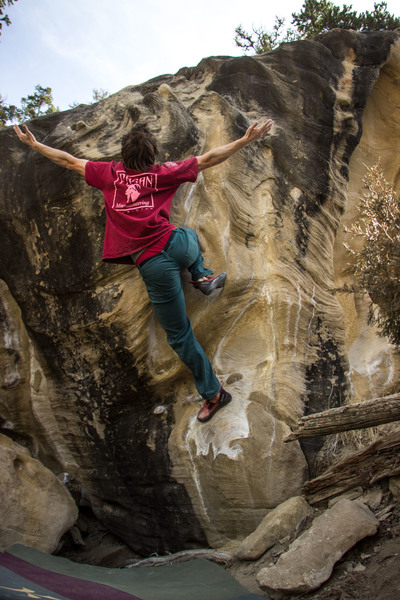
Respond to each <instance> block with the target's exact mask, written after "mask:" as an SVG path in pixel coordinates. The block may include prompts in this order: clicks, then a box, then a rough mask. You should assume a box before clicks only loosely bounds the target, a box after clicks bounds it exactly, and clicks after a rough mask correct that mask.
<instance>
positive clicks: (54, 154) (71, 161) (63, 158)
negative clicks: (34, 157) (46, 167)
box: [31, 142, 76, 169]
mask: <svg viewBox="0 0 400 600" xmlns="http://www.w3.org/2000/svg"><path fill="white" fill-rule="evenodd" d="M31 148H32V149H33V150H36V152H39V154H42V155H43V156H45V157H46V158H49V159H50V160H51V161H53V162H55V163H56V164H57V165H60V166H61V167H64V168H65V169H74V167H75V163H76V158H75V156H72V154H69V153H68V152H64V150H57V148H51V147H50V146H46V145H45V144H41V143H40V142H35V143H34V144H32V145H31Z"/></svg>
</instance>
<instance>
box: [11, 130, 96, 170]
mask: <svg viewBox="0 0 400 600" xmlns="http://www.w3.org/2000/svg"><path fill="white" fill-rule="evenodd" d="M22 127H23V129H24V131H21V129H20V128H19V127H18V125H14V131H15V133H16V134H17V136H18V137H19V139H20V140H21V142H23V143H24V144H26V145H27V146H29V147H30V148H32V149H33V150H36V152H39V153H40V154H43V156H45V157H46V158H49V159H50V160H52V161H53V162H55V163H56V164H57V165H60V166H61V167H64V168H65V169H71V170H72V171H76V172H77V173H79V174H80V175H83V176H84V175H85V166H86V163H87V162H88V161H87V160H85V159H83V158H76V157H75V156H72V154H69V153H68V152H64V150H57V149H56V148H51V147H50V146H46V145H45V144H41V143H40V142H38V141H37V140H36V138H35V136H34V135H33V133H32V132H31V131H29V129H28V128H27V126H26V125H23V126H22Z"/></svg>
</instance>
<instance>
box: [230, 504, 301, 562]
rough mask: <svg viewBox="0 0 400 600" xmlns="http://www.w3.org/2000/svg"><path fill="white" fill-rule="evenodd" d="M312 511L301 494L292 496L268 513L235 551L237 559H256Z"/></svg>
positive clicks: (293, 530)
mask: <svg viewBox="0 0 400 600" xmlns="http://www.w3.org/2000/svg"><path fill="white" fill-rule="evenodd" d="M311 513H312V508H311V507H310V505H309V504H307V502H306V501H305V500H304V498H303V497H302V496H293V498H289V500H286V502H283V503H282V504H280V505H279V506H277V507H276V508H275V509H274V510H272V511H271V512H270V513H268V514H267V515H266V516H265V517H264V519H263V520H262V521H261V523H260V524H259V526H258V527H257V529H256V530H255V531H253V533H251V534H250V535H249V536H248V537H247V538H245V539H244V540H243V542H242V543H241V544H240V546H239V548H238V549H237V551H236V557H237V558H238V559H239V560H257V559H258V558H260V556H262V555H263V554H264V553H265V552H266V551H267V550H268V549H269V548H272V546H273V545H274V544H276V543H277V542H278V541H279V540H281V539H283V538H284V537H286V536H287V535H290V534H292V533H294V532H295V531H296V529H297V527H298V526H299V525H300V523H301V522H302V521H303V520H304V519H305V518H306V517H308V516H309V515H310V514H311Z"/></svg>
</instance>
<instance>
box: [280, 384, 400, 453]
mask: <svg viewBox="0 0 400 600" xmlns="http://www.w3.org/2000/svg"><path fill="white" fill-rule="evenodd" d="M393 421H400V394H393V395H391V396H385V397H384V398H375V399H374V400H368V401H366V402H360V403H358V404H348V405H346V406H340V407H339V408H331V409H330V410H325V411H323V412H320V413H314V414H312V415H307V416H305V417H302V418H301V419H300V421H299V422H298V424H297V427H296V428H295V429H294V430H293V431H292V433H291V434H290V435H289V436H288V437H287V438H286V439H285V442H291V441H293V440H298V439H299V438H309V437H317V436H320V435H329V434H332V433H338V432H339V431H350V430H351V429H365V428H367V427H376V426H377V425H383V424H384V423H392V422H393Z"/></svg>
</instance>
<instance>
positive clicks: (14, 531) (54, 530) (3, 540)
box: [0, 434, 78, 554]
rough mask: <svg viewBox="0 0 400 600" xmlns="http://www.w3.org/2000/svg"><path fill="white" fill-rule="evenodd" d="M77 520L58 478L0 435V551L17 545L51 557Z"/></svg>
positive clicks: (72, 502)
mask: <svg viewBox="0 0 400 600" xmlns="http://www.w3.org/2000/svg"><path fill="white" fill-rule="evenodd" d="M77 518H78V508H77V506H76V504H75V502H74V501H73V499H72V497H71V495H70V493H69V492H68V490H67V489H66V488H65V486H64V485H63V484H62V483H61V482H60V481H59V480H58V479H57V477H56V476H55V475H54V474H53V473H52V472H51V471H50V470H49V469H46V468H45V467H44V466H43V465H42V464H41V463H40V462H39V461H38V460H35V459H33V458H32V457H31V456H30V454H29V452H28V450H26V448H23V447H22V446H20V445H19V444H16V443H15V442H13V441H12V440H11V439H10V438H9V437H7V436H5V435H2V434H0V551H3V550H6V549H7V548H8V547H10V546H12V544H16V543H19V544H25V545H26V546H30V547H32V548H36V549H37V550H41V551H42V552H48V553H49V554H51V553H52V552H54V551H55V550H56V548H57V546H58V543H59V541H60V539H61V537H62V536H63V535H64V533H65V532H66V531H68V530H69V529H70V528H71V527H72V526H73V525H74V523H75V521H76V520H77Z"/></svg>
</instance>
